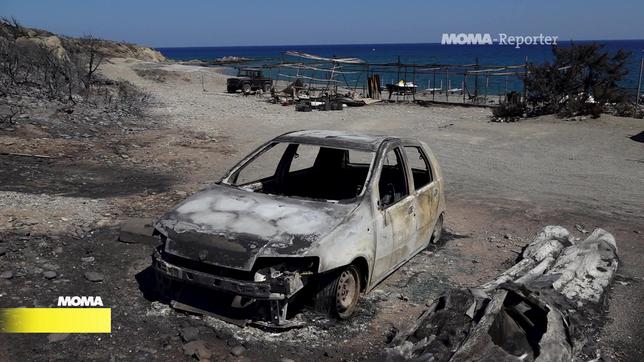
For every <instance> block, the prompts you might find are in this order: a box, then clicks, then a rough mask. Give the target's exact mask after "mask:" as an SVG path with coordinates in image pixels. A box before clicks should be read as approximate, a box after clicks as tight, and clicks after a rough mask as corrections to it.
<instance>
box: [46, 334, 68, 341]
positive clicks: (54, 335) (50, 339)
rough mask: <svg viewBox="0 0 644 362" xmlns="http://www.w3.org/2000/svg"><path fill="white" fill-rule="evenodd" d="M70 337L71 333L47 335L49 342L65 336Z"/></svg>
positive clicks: (62, 338) (60, 339) (59, 339)
mask: <svg viewBox="0 0 644 362" xmlns="http://www.w3.org/2000/svg"><path fill="white" fill-rule="evenodd" d="M67 337H69V333H51V334H49V335H47V340H48V341H49V343H55V342H60V341H62V340H64V339H65V338H67Z"/></svg>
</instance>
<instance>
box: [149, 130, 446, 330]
mask: <svg viewBox="0 0 644 362" xmlns="http://www.w3.org/2000/svg"><path fill="white" fill-rule="evenodd" d="M444 212H445V200H444V196H443V177H442V174H441V170H440V168H439V166H438V163H437V161H436V158H435V157H434V155H433V154H432V152H431V151H430V149H429V147H427V145H426V144H424V143H423V142H420V141H417V140H413V139H407V138H398V137H389V136H372V135H360V134H353V133H346V132H337V131H313V130H309V131H296V132H291V133H287V134H284V135H281V136H279V137H277V138H275V139H273V140H271V141H269V142H268V143H266V144H264V145H262V146H261V147H259V148H258V149H257V150H255V151H254V152H252V153H251V154H250V155H249V156H248V157H246V158H245V159H244V160H242V161H241V162H240V163H239V164H237V165H236V166H234V167H233V168H232V169H231V170H230V171H229V172H228V173H227V174H226V175H225V176H224V177H223V178H222V179H221V180H219V181H218V182H216V183H215V184H213V185H212V186H211V187H209V188H207V189H205V190H203V191H201V192H198V193H196V194H194V195H192V196H191V197H189V198H188V199H186V200H185V201H183V202H182V203H180V204H179V205H177V206H176V207H175V208H174V209H172V210H171V211H169V212H167V213H166V214H165V215H164V216H162V217H161V218H160V219H159V220H158V221H157V222H156V223H155V225H154V227H155V233H157V234H158V235H159V236H160V239H161V241H162V244H161V245H160V246H159V247H158V249H157V250H156V251H155V252H154V255H153V266H154V269H155V270H156V272H157V274H158V275H159V276H160V278H163V279H168V278H169V279H170V280H174V281H180V282H182V283H191V284H196V285H199V286H202V287H207V288H210V289H214V290H217V291H221V292H224V293H228V294H230V295H235V296H238V298H243V299H244V301H245V302H244V303H243V304H244V305H247V304H249V303H267V304H268V305H269V307H268V308H267V309H266V310H267V311H268V312H267V313H266V318H267V320H266V323H271V324H273V325H284V324H286V323H287V322H288V321H287V318H286V311H287V307H288V305H289V302H290V301H291V300H292V299H293V298H294V296H296V295H297V294H298V293H300V292H301V291H302V290H304V289H308V290H310V291H312V292H311V294H312V298H311V299H312V300H313V303H314V305H315V307H316V309H318V310H320V311H323V312H325V313H328V314H329V315H331V316H333V317H336V318H340V319H344V318H348V317H349V316H351V315H352V313H353V312H354V309H355V306H356V303H357V301H358V298H359V296H360V295H361V294H362V293H367V292H369V291H370V290H371V289H373V288H374V287H375V286H376V285H377V284H378V283H379V282H380V281H382V280H383V279H384V278H386V277H387V276H388V275H389V274H391V273H392V272H393V271H394V270H396V268H398V267H400V266H401V265H402V264H404V263H405V262H406V261H408V260H409V259H410V258H412V257H413V256H414V255H415V254H416V253H418V252H420V251H421V250H423V249H425V248H426V247H427V246H428V244H429V243H430V242H432V241H436V240H438V239H439V238H440V236H441V231H442V228H443V218H444Z"/></svg>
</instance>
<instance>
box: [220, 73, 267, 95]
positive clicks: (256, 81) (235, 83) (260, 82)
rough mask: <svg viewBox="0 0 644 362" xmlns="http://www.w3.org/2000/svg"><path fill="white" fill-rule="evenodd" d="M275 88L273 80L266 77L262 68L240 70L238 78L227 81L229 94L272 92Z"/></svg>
mask: <svg viewBox="0 0 644 362" xmlns="http://www.w3.org/2000/svg"><path fill="white" fill-rule="evenodd" d="M272 87H273V79H272V78H270V77H265V76H264V75H263V71H262V69H261V68H240V69H239V71H238V72H237V77H235V78H228V79H227V80H226V91H227V92H228V93H236V92H237V91H242V93H250V92H251V91H257V90H262V91H264V92H270V90H271V88H272Z"/></svg>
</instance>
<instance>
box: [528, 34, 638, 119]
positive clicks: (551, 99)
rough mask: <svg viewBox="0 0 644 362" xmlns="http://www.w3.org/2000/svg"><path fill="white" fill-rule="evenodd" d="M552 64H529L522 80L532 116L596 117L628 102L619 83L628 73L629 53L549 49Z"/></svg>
mask: <svg viewBox="0 0 644 362" xmlns="http://www.w3.org/2000/svg"><path fill="white" fill-rule="evenodd" d="M552 52H553V55H554V61H553V62H552V63H550V62H546V63H544V64H542V65H530V66H529V67H528V74H527V76H526V77H525V78H524V82H525V85H526V88H527V95H526V103H527V105H528V107H529V113H530V114H531V115H541V114H558V115H560V116H562V117H572V116H583V115H591V116H592V117H599V115H600V114H601V113H602V112H605V111H606V110H607V109H608V108H607V105H610V106H612V107H614V106H615V105H616V104H625V103H628V97H627V94H626V91H625V90H624V89H622V88H621V87H619V85H618V83H619V81H621V80H622V79H623V77H624V76H625V75H626V74H627V72H628V71H627V69H626V62H627V60H628V58H629V56H630V53H629V52H626V51H624V50H619V51H617V52H616V53H614V54H609V53H608V52H605V51H603V46H602V45H600V44H596V43H593V44H588V45H576V44H571V46H569V47H558V46H554V47H553V48H552Z"/></svg>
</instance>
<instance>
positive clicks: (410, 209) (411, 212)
mask: <svg viewBox="0 0 644 362" xmlns="http://www.w3.org/2000/svg"><path fill="white" fill-rule="evenodd" d="M407 213H408V214H410V215H411V214H413V213H414V205H411V206H410V207H409V208H408V209H407Z"/></svg>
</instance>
